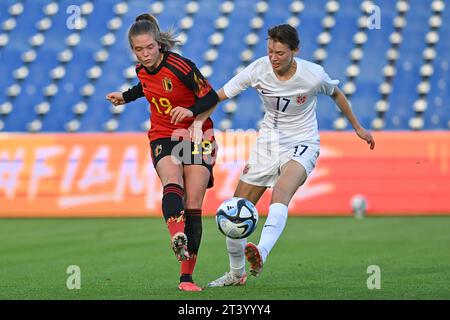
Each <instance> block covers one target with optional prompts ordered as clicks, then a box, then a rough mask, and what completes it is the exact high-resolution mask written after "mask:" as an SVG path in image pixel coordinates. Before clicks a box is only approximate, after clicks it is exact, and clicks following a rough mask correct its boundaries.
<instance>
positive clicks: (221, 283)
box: [207, 272, 247, 287]
mask: <svg viewBox="0 0 450 320" xmlns="http://www.w3.org/2000/svg"><path fill="white" fill-rule="evenodd" d="M246 282H247V275H246V274H245V273H244V274H243V275H242V276H238V275H235V274H232V273H231V272H225V274H224V275H223V276H221V277H220V278H219V279H216V280H214V281H212V282H210V283H208V285H207V286H208V287H228V286H244V285H245V283H246Z"/></svg>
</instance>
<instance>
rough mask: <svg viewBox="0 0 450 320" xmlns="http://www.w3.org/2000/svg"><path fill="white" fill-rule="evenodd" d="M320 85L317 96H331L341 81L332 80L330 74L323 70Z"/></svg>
mask: <svg viewBox="0 0 450 320" xmlns="http://www.w3.org/2000/svg"><path fill="white" fill-rule="evenodd" d="M320 77H321V79H320V83H319V86H318V88H317V94H324V95H327V96H331V95H332V94H333V92H334V88H336V86H337V85H338V84H339V80H331V78H330V77H329V76H328V74H327V73H326V72H325V70H323V68H321V75H320Z"/></svg>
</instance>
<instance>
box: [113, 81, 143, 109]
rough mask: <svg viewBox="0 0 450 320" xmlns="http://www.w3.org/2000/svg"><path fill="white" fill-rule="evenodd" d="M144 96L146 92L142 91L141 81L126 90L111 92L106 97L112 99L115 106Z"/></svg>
mask: <svg viewBox="0 0 450 320" xmlns="http://www.w3.org/2000/svg"><path fill="white" fill-rule="evenodd" d="M142 97H144V92H143V91H142V84H141V83H140V82H139V83H138V84H137V85H135V86H134V87H133V88H130V89H128V90H127V91H125V92H110V93H108V94H107V95H106V99H107V100H109V101H111V103H112V104H113V105H115V106H120V105H122V104H125V103H128V102H131V101H134V100H136V99H139V98H142Z"/></svg>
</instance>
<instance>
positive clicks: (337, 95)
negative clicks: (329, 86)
mask: <svg viewBox="0 0 450 320" xmlns="http://www.w3.org/2000/svg"><path fill="white" fill-rule="evenodd" d="M331 98H332V99H333V100H334V102H335V103H336V105H337V106H338V107H339V109H341V111H342V113H343V114H344V115H345V116H346V117H347V119H348V121H350V123H351V124H352V126H353V129H354V130H355V132H356V134H357V135H358V137H360V138H361V139H363V140H365V141H366V142H367V143H368V144H369V145H370V149H373V148H375V140H374V139H373V137H372V134H371V133H370V132H369V131H367V130H366V129H364V127H363V126H361V124H360V123H359V121H358V119H357V118H356V116H355V114H354V113H353V111H352V107H351V106H350V103H349V102H348V100H347V98H346V97H345V95H344V94H343V93H342V91H341V90H339V88H338V87H336V88H335V89H334V92H333V94H332V95H331Z"/></svg>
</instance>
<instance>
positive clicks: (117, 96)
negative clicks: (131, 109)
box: [106, 92, 125, 106]
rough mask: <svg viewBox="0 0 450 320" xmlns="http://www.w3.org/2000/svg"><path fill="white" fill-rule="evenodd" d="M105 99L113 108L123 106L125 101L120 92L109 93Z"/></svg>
mask: <svg viewBox="0 0 450 320" xmlns="http://www.w3.org/2000/svg"><path fill="white" fill-rule="evenodd" d="M106 99H107V100H109V101H110V102H111V103H112V104H113V105H115V106H120V105H122V104H125V99H124V98H123V95H122V92H110V93H108V94H107V95H106Z"/></svg>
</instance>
